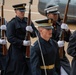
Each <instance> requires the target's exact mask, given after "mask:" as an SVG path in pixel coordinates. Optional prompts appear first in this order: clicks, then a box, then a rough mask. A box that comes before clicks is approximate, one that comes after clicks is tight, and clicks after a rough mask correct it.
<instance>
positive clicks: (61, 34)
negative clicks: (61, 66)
mask: <svg viewBox="0 0 76 75" xmlns="http://www.w3.org/2000/svg"><path fill="white" fill-rule="evenodd" d="M69 3H70V0H68V3H67V5H66V8H65V13H64V18H63V23H66V21H67V13H68V8H69ZM64 32H65V30H64V29H62V30H61V33H60V40H61V41H62V40H63V41H64ZM63 51H64V47H60V48H59V54H60V58H63Z"/></svg>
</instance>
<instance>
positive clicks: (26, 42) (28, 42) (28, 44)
mask: <svg viewBox="0 0 76 75" xmlns="http://www.w3.org/2000/svg"><path fill="white" fill-rule="evenodd" d="M23 45H24V46H30V45H31V41H26V40H24V41H23Z"/></svg>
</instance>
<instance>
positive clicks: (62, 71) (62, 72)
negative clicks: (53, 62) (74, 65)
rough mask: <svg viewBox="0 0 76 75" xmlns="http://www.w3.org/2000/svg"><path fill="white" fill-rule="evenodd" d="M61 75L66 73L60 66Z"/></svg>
mask: <svg viewBox="0 0 76 75" xmlns="http://www.w3.org/2000/svg"><path fill="white" fill-rule="evenodd" d="M61 75H68V74H67V72H66V71H65V70H64V69H63V67H62V66H61Z"/></svg>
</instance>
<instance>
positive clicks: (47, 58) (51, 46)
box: [30, 19, 60, 75]
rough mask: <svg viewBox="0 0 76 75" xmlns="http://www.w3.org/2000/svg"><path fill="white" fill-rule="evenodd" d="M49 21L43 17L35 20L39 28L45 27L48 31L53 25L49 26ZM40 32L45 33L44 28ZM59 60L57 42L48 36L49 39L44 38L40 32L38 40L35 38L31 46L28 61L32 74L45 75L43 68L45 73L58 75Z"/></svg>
mask: <svg viewBox="0 0 76 75" xmlns="http://www.w3.org/2000/svg"><path fill="white" fill-rule="evenodd" d="M49 21H50V20H49V19H43V20H38V21H36V23H38V27H39V28H40V27H41V28H44V29H46V30H47V31H50V30H52V28H53V27H52V26H51V25H52V23H51V22H50V25H49ZM40 31H42V30H40ZM40 31H39V32H40ZM42 33H43V34H45V35H47V34H46V33H45V32H44V30H43V31H42ZM50 33H51V32H50ZM49 35H50V34H49ZM38 41H39V42H38ZM39 44H40V46H39ZM40 48H41V49H40ZM41 51H42V54H41ZM42 55H43V59H44V62H45V66H44V64H43V59H42ZM59 60H60V59H59V52H58V45H57V43H56V42H55V41H54V40H52V39H50V37H49V40H45V39H44V38H43V37H42V34H41V33H40V36H39V40H37V41H36V42H35V43H34V45H33V46H32V47H31V53H30V62H31V69H32V75H46V74H45V68H46V73H47V75H60V61H59ZM55 67H56V68H55Z"/></svg>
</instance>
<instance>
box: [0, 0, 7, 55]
mask: <svg viewBox="0 0 76 75" xmlns="http://www.w3.org/2000/svg"><path fill="white" fill-rule="evenodd" d="M3 8H4V0H2V2H1V25H4V14H3V13H4V11H3ZM1 39H6V37H5V30H1ZM2 52H3V55H6V54H7V46H6V44H5V45H2Z"/></svg>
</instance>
